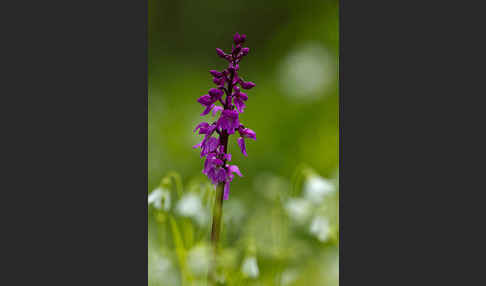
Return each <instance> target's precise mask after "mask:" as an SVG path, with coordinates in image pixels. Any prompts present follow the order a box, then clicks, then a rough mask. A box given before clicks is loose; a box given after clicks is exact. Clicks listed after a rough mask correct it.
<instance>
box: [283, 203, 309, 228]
mask: <svg viewBox="0 0 486 286" xmlns="http://www.w3.org/2000/svg"><path fill="white" fill-rule="evenodd" d="M285 210H286V211H287V213H288V215H289V216H290V217H291V218H292V219H293V220H294V221H296V222H297V223H304V222H305V221H306V220H307V219H308V218H309V216H310V215H311V213H312V205H311V203H310V202H309V201H307V200H306V199H302V198H290V199H289V200H288V201H287V203H286V204H285Z"/></svg>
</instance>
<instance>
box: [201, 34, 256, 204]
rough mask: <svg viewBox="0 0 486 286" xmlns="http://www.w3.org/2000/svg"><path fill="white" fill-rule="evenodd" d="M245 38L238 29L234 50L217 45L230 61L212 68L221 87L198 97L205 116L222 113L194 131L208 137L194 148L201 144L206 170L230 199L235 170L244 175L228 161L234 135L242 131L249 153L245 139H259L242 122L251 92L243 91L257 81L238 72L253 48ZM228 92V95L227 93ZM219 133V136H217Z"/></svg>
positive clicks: (240, 143)
mask: <svg viewBox="0 0 486 286" xmlns="http://www.w3.org/2000/svg"><path fill="white" fill-rule="evenodd" d="M245 41H246V35H244V34H239V33H235V35H234V36H233V48H232V50H231V53H225V52H224V51H223V50H222V49H219V48H217V49H216V53H217V54H218V56H219V57H221V58H223V59H225V60H226V61H228V66H227V68H226V69H224V70H222V71H218V70H214V69H213V70H210V71H209V73H210V74H211V76H212V77H213V82H214V83H215V84H216V86H217V88H211V89H210V90H209V91H208V93H207V94H205V95H203V96H201V97H199V98H198V100H197V102H199V103H200V104H201V105H202V106H203V107H204V110H203V112H202V113H201V116H205V115H207V114H209V113H210V112H211V111H212V115H213V116H218V115H219V117H218V119H217V120H216V121H215V122H213V123H208V122H202V123H200V124H198V125H197V126H196V128H195V129H194V132H196V131H198V134H203V135H204V139H203V140H202V141H201V142H200V143H199V144H197V145H195V146H194V148H201V157H205V158H206V159H205V162H204V169H203V173H204V174H205V175H206V176H208V178H209V179H210V180H211V182H212V183H213V184H214V185H215V186H223V188H224V193H223V194H222V195H223V198H224V199H225V200H226V199H228V196H229V190H230V183H231V182H232V181H233V178H234V174H237V175H238V176H240V177H241V176H242V174H241V172H240V169H239V168H238V166H236V165H228V164H227V162H228V161H230V160H231V154H229V153H228V141H229V137H230V135H232V134H235V133H236V132H238V133H239V135H240V137H239V138H238V139H237V142H238V145H239V146H240V149H241V152H242V153H243V154H244V155H245V156H247V155H248V154H247V152H246V146H245V141H244V139H245V138H250V139H253V140H256V135H255V132H254V131H252V130H251V129H248V128H245V127H244V126H243V125H242V124H241V122H240V115H241V113H243V111H244V109H245V107H246V104H245V103H246V102H247V100H248V95H247V94H246V93H243V92H241V89H246V90H249V89H251V88H253V87H254V86H255V84H254V83H253V82H250V81H244V80H243V79H242V78H241V76H240V75H239V74H238V73H239V70H240V61H241V59H242V58H243V57H244V56H246V55H248V53H249V52H250V49H249V48H247V47H243V43H245ZM238 85H239V86H238ZM225 94H226V97H224V95H225ZM223 97H224V98H223ZM215 134H216V135H219V137H218V138H216V137H213V135H215Z"/></svg>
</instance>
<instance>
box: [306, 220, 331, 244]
mask: <svg viewBox="0 0 486 286" xmlns="http://www.w3.org/2000/svg"><path fill="white" fill-rule="evenodd" d="M310 233H311V234H313V235H314V236H315V237H317V239H319V240H320V241H321V242H324V241H326V240H327V239H328V238H329V234H330V233H331V228H330V225H329V220H328V219H327V218H326V217H323V216H316V217H314V219H313V220H312V222H311V225H310Z"/></svg>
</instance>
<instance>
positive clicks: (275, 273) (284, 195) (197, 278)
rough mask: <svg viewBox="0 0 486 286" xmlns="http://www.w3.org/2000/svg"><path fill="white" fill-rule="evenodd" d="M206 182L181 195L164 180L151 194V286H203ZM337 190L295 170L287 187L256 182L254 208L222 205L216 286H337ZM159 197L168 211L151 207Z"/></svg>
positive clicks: (276, 181) (174, 179)
mask: <svg viewBox="0 0 486 286" xmlns="http://www.w3.org/2000/svg"><path fill="white" fill-rule="evenodd" d="M205 181H206V180H205V179H200V178H193V179H192V180H190V181H189V183H188V184H187V187H183V185H182V182H181V180H180V177H179V175H177V174H176V173H174V172H170V173H169V174H168V175H167V176H166V177H164V178H163V179H162V182H161V184H160V186H159V187H158V188H156V189H155V190H154V191H152V192H151V193H150V194H149V200H150V203H149V285H171V286H172V285H174V286H175V285H182V286H185V285H206V283H207V273H208V267H209V265H210V262H211V259H212V253H213V252H212V249H211V247H210V243H209V237H210V227H211V220H210V217H208V215H209V214H211V207H212V202H213V201H214V193H215V190H214V187H213V186H211V185H210V184H208V183H207V182H205ZM337 185H338V182H337V178H334V179H332V180H328V179H324V178H322V177H320V176H319V175H318V174H317V173H315V171H314V170H313V169H311V168H309V167H307V166H305V165H301V166H300V167H299V168H298V169H297V170H296V172H295V174H294V176H293V178H292V180H291V181H287V180H285V179H283V178H281V177H277V176H274V175H271V174H266V175H263V176H262V177H261V178H259V180H257V184H255V188H261V189H260V190H258V191H256V192H255V193H256V194H257V195H258V197H257V198H255V200H254V201H255V203H254V204H245V202H244V201H242V200H240V199H238V198H230V200H228V201H225V202H224V205H223V207H224V211H223V232H222V234H221V239H222V244H221V251H220V253H219V257H217V269H218V272H217V273H218V277H219V279H220V281H221V285H228V286H232V285H304V283H305V285H338V284H337V263H338V239H337V238H338V217H337V214H338V208H337V202H338V191H337ZM157 192H159V193H160V192H168V193H170V196H169V197H170V198H171V199H172V201H171V202H170V208H169V209H167V208H164V207H163V205H158V204H157V203H156V202H155V201H154V200H151V199H150V198H151V197H154V196H155V195H156V193H157ZM201 218H206V219H201ZM154 255H155V256H158V257H159V260H154V259H150V257H152V256H154ZM160 257H162V258H163V259H162V261H163V262H162V263H161V262H160V261H161V259H160ZM161 264H163V265H167V264H169V265H170V267H169V266H166V267H165V268H163V269H161V268H160V265H161ZM163 277H166V278H167V277H169V278H170V277H172V278H171V279H164V278H163Z"/></svg>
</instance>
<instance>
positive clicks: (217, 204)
mask: <svg viewBox="0 0 486 286" xmlns="http://www.w3.org/2000/svg"><path fill="white" fill-rule="evenodd" d="M223 193H224V183H219V184H218V186H217V187H216V196H215V198H214V205H213V225H212V228H211V245H212V247H213V259H212V263H211V266H210V269H209V275H208V281H209V285H214V284H215V282H216V279H215V278H216V268H217V256H218V248H219V246H218V243H219V235H220V233H221V218H222V217H223Z"/></svg>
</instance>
